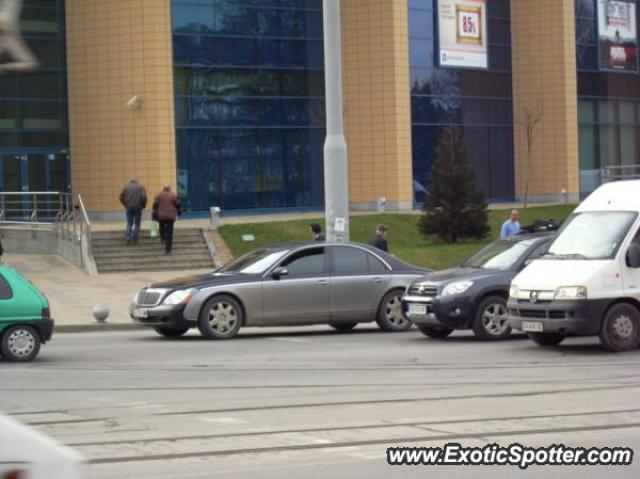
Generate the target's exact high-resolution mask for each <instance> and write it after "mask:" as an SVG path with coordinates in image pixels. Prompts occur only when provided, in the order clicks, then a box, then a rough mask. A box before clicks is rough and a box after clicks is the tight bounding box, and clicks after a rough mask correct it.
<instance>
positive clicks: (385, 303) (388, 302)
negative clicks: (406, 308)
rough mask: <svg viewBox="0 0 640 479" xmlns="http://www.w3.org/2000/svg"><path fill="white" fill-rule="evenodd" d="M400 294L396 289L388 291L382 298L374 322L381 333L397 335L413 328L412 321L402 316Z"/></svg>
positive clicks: (400, 291)
mask: <svg viewBox="0 0 640 479" xmlns="http://www.w3.org/2000/svg"><path fill="white" fill-rule="evenodd" d="M402 293H403V291H402V290H400V289H396V290H393V291H389V292H388V293H387V294H385V295H384V298H382V301H381V302H380V307H379V308H378V316H377V317H376V322H377V323H378V326H380V329H382V330H383V331H389V332H393V333H397V332H401V331H407V330H408V329H410V328H411V326H413V321H410V320H408V319H407V318H405V316H404V314H402V300H401V298H402Z"/></svg>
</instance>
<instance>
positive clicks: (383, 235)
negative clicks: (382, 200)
mask: <svg viewBox="0 0 640 479" xmlns="http://www.w3.org/2000/svg"><path fill="white" fill-rule="evenodd" d="M388 233H389V227H388V226H387V225H382V224H381V225H378V227H377V228H376V236H375V238H373V239H372V240H371V241H369V244H370V245H371V246H375V247H376V248H378V249H381V250H382V251H384V252H385V253H388V252H389V246H388V245H387V235H388Z"/></svg>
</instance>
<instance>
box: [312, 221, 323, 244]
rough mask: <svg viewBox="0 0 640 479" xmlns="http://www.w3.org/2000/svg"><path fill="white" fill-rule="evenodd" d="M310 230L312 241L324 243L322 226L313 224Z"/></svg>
mask: <svg viewBox="0 0 640 479" xmlns="http://www.w3.org/2000/svg"><path fill="white" fill-rule="evenodd" d="M309 230H310V231H311V235H312V238H311V240H312V241H324V240H325V238H324V235H323V234H322V226H320V225H319V224H318V223H311V224H310V225H309Z"/></svg>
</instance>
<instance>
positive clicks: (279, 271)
mask: <svg viewBox="0 0 640 479" xmlns="http://www.w3.org/2000/svg"><path fill="white" fill-rule="evenodd" d="M288 274H289V270H288V269H287V268H285V267H283V266H279V267H277V268H276V269H274V270H273V272H272V273H271V277H272V278H273V279H280V278H281V277H282V276H286V275H288Z"/></svg>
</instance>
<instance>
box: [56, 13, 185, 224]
mask: <svg viewBox="0 0 640 479" xmlns="http://www.w3.org/2000/svg"><path fill="white" fill-rule="evenodd" d="M66 24H67V72H68V88H69V131H70V143H71V154H72V159H71V168H72V171H71V174H72V181H73V190H74V193H80V194H82V197H83V199H84V200H85V204H86V205H87V209H89V211H91V212H114V211H120V210H121V206H120V204H119V202H118V195H119V192H120V190H121V189H122V187H123V186H124V184H125V183H126V182H127V181H128V180H129V179H130V178H134V177H135V178H138V180H139V181H141V182H142V183H143V184H145V186H146V187H147V190H148V192H149V194H150V195H151V194H154V193H156V192H158V191H159V190H160V189H161V187H162V185H163V184H170V185H172V187H173V188H174V189H175V171H176V170H175V129H174V112H173V72H172V53H171V16H170V2H169V1H168V0H67V1H66ZM133 95H139V96H140V98H141V100H142V108H141V109H140V110H132V109H129V108H127V107H126V106H125V104H126V103H127V101H128V100H129V98H131V97H132V96H133Z"/></svg>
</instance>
